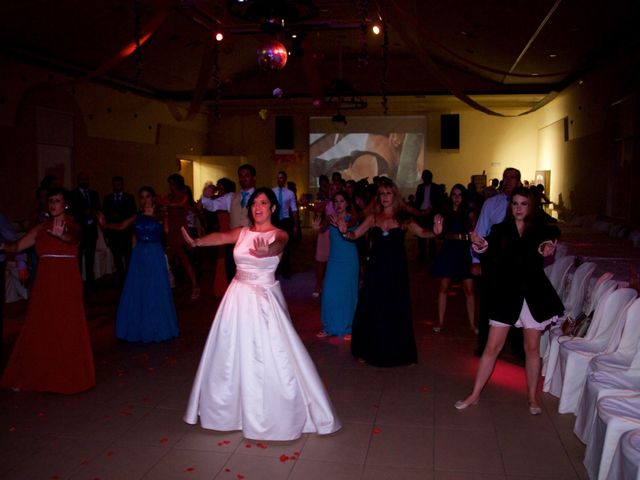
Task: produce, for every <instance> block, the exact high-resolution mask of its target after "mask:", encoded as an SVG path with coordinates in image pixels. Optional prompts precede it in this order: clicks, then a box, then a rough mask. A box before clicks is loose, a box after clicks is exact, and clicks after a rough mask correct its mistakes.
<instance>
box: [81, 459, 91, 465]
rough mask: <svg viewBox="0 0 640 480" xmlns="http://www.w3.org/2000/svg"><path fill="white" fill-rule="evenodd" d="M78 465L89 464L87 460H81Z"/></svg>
mask: <svg viewBox="0 0 640 480" xmlns="http://www.w3.org/2000/svg"><path fill="white" fill-rule="evenodd" d="M80 465H89V460H82V461H81V462H80Z"/></svg>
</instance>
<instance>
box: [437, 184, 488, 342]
mask: <svg viewBox="0 0 640 480" xmlns="http://www.w3.org/2000/svg"><path fill="white" fill-rule="evenodd" d="M442 217H443V219H444V223H443V236H444V242H443V243H442V247H441V248H440V252H439V253H438V256H437V257H436V258H435V260H434V261H433V265H432V266H431V274H432V275H433V276H434V277H436V278H439V279H440V285H439V288H438V325H437V326H435V327H433V331H434V332H435V333H438V332H440V330H442V326H443V324H444V316H445V313H446V311H447V297H448V296H449V288H450V287H451V281H452V280H459V281H461V282H462V288H463V289H464V296H465V298H466V307H467V318H468V319H469V327H470V328H471V330H472V331H473V332H475V333H476V334H477V332H478V330H477V329H476V326H475V321H474V318H475V308H476V307H475V294H474V288H473V275H471V250H470V248H471V241H470V240H469V232H471V231H473V229H474V228H475V223H476V218H475V214H474V213H473V212H471V211H470V210H469V207H468V204H467V189H466V188H464V186H462V185H461V184H459V183H457V184H455V185H454V186H453V187H452V188H451V193H450V194H449V201H448V202H447V205H446V207H445V208H444V210H443V211H442Z"/></svg>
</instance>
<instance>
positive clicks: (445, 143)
mask: <svg viewBox="0 0 640 480" xmlns="http://www.w3.org/2000/svg"><path fill="white" fill-rule="evenodd" d="M440 149H441V150H459V149H460V115H458V114H457V113H455V114H443V115H440Z"/></svg>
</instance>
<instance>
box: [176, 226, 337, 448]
mask: <svg viewBox="0 0 640 480" xmlns="http://www.w3.org/2000/svg"><path fill="white" fill-rule="evenodd" d="M258 236H260V237H262V238H265V239H266V240H267V241H268V242H269V243H270V242H272V241H273V239H274V237H275V231H271V232H266V233H259V232H253V231H251V230H250V229H249V228H244V229H242V231H241V232H240V236H239V238H238V242H237V243H236V246H235V248H234V250H233V256H234V259H235V262H236V265H237V273H236V276H235V277H234V279H233V280H232V281H231V284H230V285H229V288H228V289H227V292H226V293H225V295H224V297H223V299H222V301H221V303H220V306H219V307H218V311H217V313H216V315H215V318H214V319H213V325H212V326H211V331H210V332H209V337H208V339H207V342H206V345H205V347H204V352H203V354H202V358H201V360H200V366H199V367H198V371H197V373H196V377H195V380H194V384H193V388H192V390H191V396H190V398H189V404H188V406H187V412H186V414H185V416H184V420H185V422H187V423H190V424H195V423H197V421H198V417H200V424H201V425H202V427H203V428H207V429H212V430H222V431H231V430H242V432H243V435H244V436H245V438H248V439H253V440H293V439H296V438H298V437H300V436H301V435H302V433H314V432H315V433H320V434H329V433H333V432H335V431H336V430H338V429H339V428H340V426H341V425H340V421H339V420H338V418H337V416H336V414H335V411H334V409H333V406H332V404H331V400H330V399H329V396H328V395H327V392H326V391H325V388H324V385H323V384H322V380H321V379H320V376H319V375H318V372H317V371H316V368H315V365H314V364H313V361H312V360H311V357H310V356H309V354H308V353H307V350H306V349H305V347H304V345H303V344H302V341H301V340H300V338H299V337H298V335H297V333H296V331H295V330H294V328H293V326H292V324H291V318H290V317H289V312H288V310H287V306H286V303H285V300H284V296H283V295H282V290H281V289H280V283H279V282H277V281H276V280H275V277H274V273H275V270H276V267H277V266H278V262H279V257H266V258H256V257H253V256H251V255H250V254H249V249H250V248H252V247H253V242H254V240H255V239H256V237H258Z"/></svg>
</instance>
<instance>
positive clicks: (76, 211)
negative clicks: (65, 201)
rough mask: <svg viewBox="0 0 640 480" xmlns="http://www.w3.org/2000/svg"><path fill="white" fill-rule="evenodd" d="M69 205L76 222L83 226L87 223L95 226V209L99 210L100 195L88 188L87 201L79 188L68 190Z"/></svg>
mask: <svg viewBox="0 0 640 480" xmlns="http://www.w3.org/2000/svg"><path fill="white" fill-rule="evenodd" d="M69 199H70V203H71V205H70V207H71V213H72V214H73V217H74V218H75V219H76V222H78V224H80V225H81V226H82V227H83V228H84V227H86V226H87V225H89V223H90V221H91V225H93V226H97V220H96V211H98V210H100V197H99V196H98V192H96V191H95V190H89V201H88V202H87V200H86V199H85V197H84V195H82V191H81V190H80V189H79V188H76V189H74V190H71V192H69Z"/></svg>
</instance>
